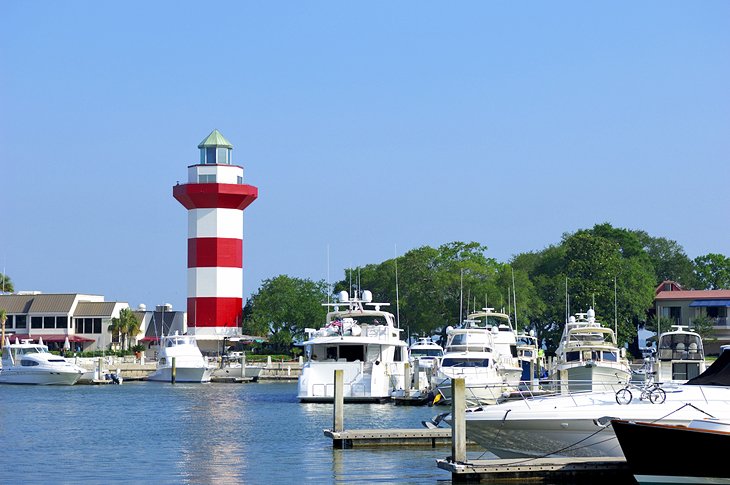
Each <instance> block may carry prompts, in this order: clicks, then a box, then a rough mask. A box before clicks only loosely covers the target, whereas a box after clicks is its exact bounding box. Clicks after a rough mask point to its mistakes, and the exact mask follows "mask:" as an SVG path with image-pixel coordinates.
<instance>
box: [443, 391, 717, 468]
mask: <svg viewBox="0 0 730 485" xmlns="http://www.w3.org/2000/svg"><path fill="white" fill-rule="evenodd" d="M689 404H691V405H689ZM708 413H709V414H710V415H712V416H718V417H722V418H727V417H730V388H719V387H718V388H710V387H703V388H701V389H700V386H685V387H684V388H679V389H677V390H674V391H672V392H667V399H666V401H665V402H663V403H661V404H659V403H656V404H652V403H651V402H650V401H649V400H644V401H642V400H640V399H639V398H638V397H637V396H634V399H633V401H631V403H629V404H627V405H621V404H618V403H617V402H616V396H615V394H614V393H613V392H605V393H577V394H570V395H559V396H551V397H541V398H535V399H527V400H521V401H510V402H505V403H502V404H498V405H495V406H484V407H483V408H481V409H480V408H475V409H469V410H467V412H466V416H465V418H466V432H467V437H468V438H469V439H470V440H473V441H475V442H477V443H479V444H480V445H482V446H483V447H484V448H486V449H487V450H489V451H490V452H492V453H494V454H495V455H497V456H499V457H500V458H519V457H541V456H555V457H582V456H607V457H623V456H624V454H623V451H622V449H621V446H620V444H619V442H618V440H617V439H616V435H615V434H614V432H613V428H612V427H611V425H610V421H611V419H627V420H641V421H653V420H657V419H660V418H661V419H663V422H666V423H668V424H687V423H689V422H690V421H692V420H694V419H702V418H703V417H706V416H707V414H708ZM447 422H448V420H447Z"/></svg>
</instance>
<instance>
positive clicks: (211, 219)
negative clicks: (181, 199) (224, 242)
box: [188, 209, 243, 239]
mask: <svg viewBox="0 0 730 485" xmlns="http://www.w3.org/2000/svg"><path fill="white" fill-rule="evenodd" d="M198 237H220V238H231V239H243V211H241V210H238V209H192V210H189V211H188V239H194V238H198Z"/></svg>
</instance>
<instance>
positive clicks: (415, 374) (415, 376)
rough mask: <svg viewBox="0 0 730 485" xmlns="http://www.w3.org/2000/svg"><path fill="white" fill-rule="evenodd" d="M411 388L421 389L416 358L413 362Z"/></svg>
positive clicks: (419, 371)
mask: <svg viewBox="0 0 730 485" xmlns="http://www.w3.org/2000/svg"><path fill="white" fill-rule="evenodd" d="M413 389H415V390H416V391H420V390H421V365H420V364H419V363H418V359H416V362H415V363H414V364H413Z"/></svg>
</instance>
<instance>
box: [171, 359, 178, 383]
mask: <svg viewBox="0 0 730 485" xmlns="http://www.w3.org/2000/svg"><path fill="white" fill-rule="evenodd" d="M175 364H176V363H175V357H173V358H172V369H171V370H170V382H171V383H173V384H175V377H176V376H175V374H176V371H177V368H176V366H175Z"/></svg>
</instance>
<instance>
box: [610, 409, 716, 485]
mask: <svg viewBox="0 0 730 485" xmlns="http://www.w3.org/2000/svg"><path fill="white" fill-rule="evenodd" d="M612 426H613V430H614V432H615V433H616V436H617V438H618V441H619V443H620V444H621V447H622V449H623V453H624V456H625V457H626V462H627V463H628V465H629V469H630V470H631V473H633V474H634V478H636V481H637V482H639V483H730V468H728V467H727V464H726V463H725V462H724V461H723V460H722V459H718V458H717V456H715V452H720V450H728V449H730V433H727V432H717V431H711V430H701V429H695V428H692V429H690V428H687V427H684V426H666V425H656V424H652V423H637V422H629V421H613V423H612ZM713 450H714V452H713ZM678 452H679V455H677V453H678Z"/></svg>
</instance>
